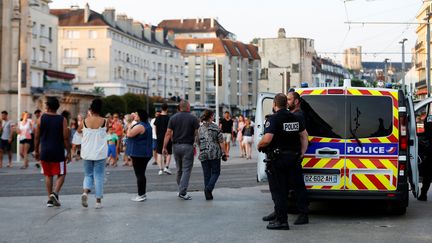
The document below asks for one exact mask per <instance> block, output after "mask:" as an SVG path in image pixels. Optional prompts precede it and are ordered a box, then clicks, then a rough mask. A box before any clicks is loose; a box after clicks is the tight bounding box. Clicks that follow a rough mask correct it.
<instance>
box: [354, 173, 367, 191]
mask: <svg viewBox="0 0 432 243" xmlns="http://www.w3.org/2000/svg"><path fill="white" fill-rule="evenodd" d="M352 182H353V184H354V185H355V186H356V187H357V188H358V189H361V190H365V189H367V187H366V186H365V185H364V184H363V182H361V181H360V180H359V179H358V178H357V176H356V175H353V176H352Z"/></svg>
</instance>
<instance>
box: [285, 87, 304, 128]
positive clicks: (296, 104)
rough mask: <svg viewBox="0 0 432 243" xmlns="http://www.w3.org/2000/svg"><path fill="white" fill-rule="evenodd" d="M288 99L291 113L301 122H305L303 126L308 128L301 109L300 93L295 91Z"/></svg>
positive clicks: (291, 92)
mask: <svg viewBox="0 0 432 243" xmlns="http://www.w3.org/2000/svg"><path fill="white" fill-rule="evenodd" d="M287 98H288V109H289V111H290V112H291V113H293V114H294V115H296V116H297V117H298V118H299V119H300V120H301V122H303V124H305V126H306V123H305V118H304V115H303V111H302V110H301V109H300V104H301V97H300V95H299V93H297V92H295V91H290V92H289V93H288V95H287Z"/></svg>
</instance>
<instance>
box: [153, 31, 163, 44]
mask: <svg viewBox="0 0 432 243" xmlns="http://www.w3.org/2000/svg"><path fill="white" fill-rule="evenodd" d="M155 36H156V40H157V42H159V43H161V44H164V29H163V28H160V27H158V28H156V33H155Z"/></svg>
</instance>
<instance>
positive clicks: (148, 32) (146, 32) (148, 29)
mask: <svg viewBox="0 0 432 243" xmlns="http://www.w3.org/2000/svg"><path fill="white" fill-rule="evenodd" d="M144 38H146V40H148V41H150V42H151V41H152V29H151V26H150V25H148V24H146V25H144Z"/></svg>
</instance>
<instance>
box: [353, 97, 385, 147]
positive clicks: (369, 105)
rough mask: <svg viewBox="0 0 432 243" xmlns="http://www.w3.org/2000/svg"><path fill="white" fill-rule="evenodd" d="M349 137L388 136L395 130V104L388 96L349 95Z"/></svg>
mask: <svg viewBox="0 0 432 243" xmlns="http://www.w3.org/2000/svg"><path fill="white" fill-rule="evenodd" d="M347 101H348V104H349V105H350V108H349V112H348V117H347V121H348V122H349V123H348V126H347V129H348V131H347V134H348V138H350V139H354V138H369V137H386V136H389V135H390V134H391V133H392V130H393V104H392V99H391V98H390V97H387V96H347Z"/></svg>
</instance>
